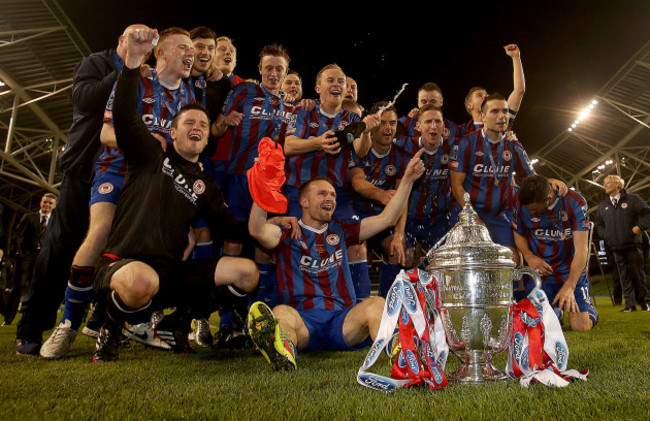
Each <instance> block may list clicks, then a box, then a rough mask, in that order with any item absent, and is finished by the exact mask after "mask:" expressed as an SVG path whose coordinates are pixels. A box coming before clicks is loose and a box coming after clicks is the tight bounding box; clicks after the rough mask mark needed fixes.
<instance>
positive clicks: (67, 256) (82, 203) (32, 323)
mask: <svg viewBox="0 0 650 421" xmlns="http://www.w3.org/2000/svg"><path fill="white" fill-rule="evenodd" d="M90 187H91V183H90V182H88V181H83V180H80V179H76V178H73V177H69V176H66V175H64V176H63V181H62V182H61V189H60V194H59V198H58V200H57V206H56V209H55V210H54V212H53V213H52V217H51V220H50V222H49V223H48V227H47V230H46V233H45V238H44V240H43V243H42V244H41V251H40V253H39V254H38V257H37V259H36V263H35V266H34V274H33V276H32V282H31V284H30V287H29V290H28V292H27V295H25V298H24V299H23V303H22V313H23V317H22V318H21V319H20V320H19V322H18V324H17V325H16V329H17V330H16V338H17V339H22V340H26V341H30V342H41V341H42V338H43V332H44V331H46V330H48V329H51V328H52V327H54V324H55V323H56V316H57V310H58V308H59V306H60V305H61V302H62V301H63V297H64V295H65V290H66V286H67V285H68V279H69V278H70V266H71V265H72V259H73V258H74V255H75V254H76V252H77V249H78V248H79V246H80V245H81V243H82V242H83V240H84V238H85V236H86V232H87V231H88V223H89V218H90V211H89V205H88V203H89V201H90Z"/></svg>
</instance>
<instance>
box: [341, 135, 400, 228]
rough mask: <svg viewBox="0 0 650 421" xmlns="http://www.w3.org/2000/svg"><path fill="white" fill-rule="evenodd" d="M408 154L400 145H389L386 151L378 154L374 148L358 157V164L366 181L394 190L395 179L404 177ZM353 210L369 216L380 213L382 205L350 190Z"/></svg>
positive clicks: (395, 186)
mask: <svg viewBox="0 0 650 421" xmlns="http://www.w3.org/2000/svg"><path fill="white" fill-rule="evenodd" d="M409 160H410V155H409V154H408V153H406V151H405V150H404V149H403V148H401V147H400V146H398V145H396V144H393V145H391V147H390V149H389V150H388V152H386V153H385V154H384V155H380V154H379V153H377V151H375V149H374V148H370V151H369V152H368V154H367V155H366V156H364V157H363V158H359V165H360V166H361V169H363V172H364V174H365V176H366V181H368V182H369V183H370V184H372V185H374V186H376V187H378V188H380V189H382V190H395V189H396V188H397V180H401V179H402V177H404V170H405V169H406V166H407V165H408V162H409ZM352 197H353V205H354V208H355V210H356V211H357V212H358V213H360V214H361V215H362V217H365V216H371V215H377V214H380V213H381V212H382V211H383V210H384V205H382V204H381V203H380V202H377V201H375V200H371V199H368V198H366V197H363V196H361V195H360V194H358V193H356V192H354V191H352Z"/></svg>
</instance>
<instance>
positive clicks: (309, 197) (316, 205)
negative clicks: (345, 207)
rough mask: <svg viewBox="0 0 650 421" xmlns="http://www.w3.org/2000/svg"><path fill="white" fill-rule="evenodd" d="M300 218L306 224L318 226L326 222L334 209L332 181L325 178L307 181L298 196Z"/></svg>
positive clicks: (334, 194)
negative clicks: (307, 183) (300, 209)
mask: <svg viewBox="0 0 650 421" xmlns="http://www.w3.org/2000/svg"><path fill="white" fill-rule="evenodd" d="M300 207H301V208H302V220H303V222H305V223H306V224H307V225H310V226H312V227H315V228H320V227H322V226H323V225H325V224H328V223H329V222H330V221H331V220H332V217H333V215H334V210H335V209H336V191H335V190H334V186H333V185H332V183H330V182H328V181H326V180H314V181H311V182H310V183H309V185H308V186H307V188H306V189H305V191H304V192H303V193H302V195H301V196H300Z"/></svg>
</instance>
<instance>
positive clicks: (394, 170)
mask: <svg viewBox="0 0 650 421" xmlns="http://www.w3.org/2000/svg"><path fill="white" fill-rule="evenodd" d="M396 173H397V168H395V165H392V164H390V165H386V175H388V176H390V177H392V176H394V175H395V174H396Z"/></svg>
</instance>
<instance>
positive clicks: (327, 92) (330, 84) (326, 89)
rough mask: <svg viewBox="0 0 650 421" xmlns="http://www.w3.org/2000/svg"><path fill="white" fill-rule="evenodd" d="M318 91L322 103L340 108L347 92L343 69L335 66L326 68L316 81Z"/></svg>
mask: <svg viewBox="0 0 650 421" xmlns="http://www.w3.org/2000/svg"><path fill="white" fill-rule="evenodd" d="M316 92H317V93H318V94H319V95H320V102H321V104H323V105H325V106H327V107H329V108H332V109H336V110H338V109H340V108H341V104H342V103H343V99H344V98H345V94H346V92H347V85H346V78H345V73H343V70H341V69H339V68H335V67H333V68H330V69H326V70H324V71H323V72H322V73H321V74H320V77H319V78H318V81H317V83H316Z"/></svg>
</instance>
